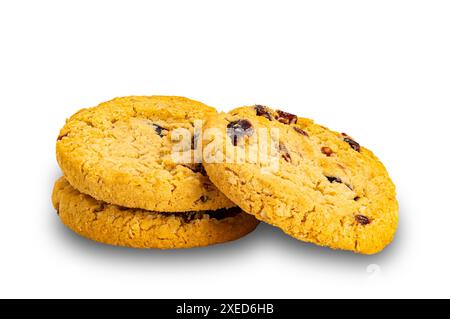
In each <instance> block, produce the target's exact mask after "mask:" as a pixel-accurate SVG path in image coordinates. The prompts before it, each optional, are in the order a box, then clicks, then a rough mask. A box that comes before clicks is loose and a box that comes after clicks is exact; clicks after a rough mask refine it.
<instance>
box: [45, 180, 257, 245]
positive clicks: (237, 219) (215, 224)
mask: <svg viewBox="0 0 450 319" xmlns="http://www.w3.org/2000/svg"><path fill="white" fill-rule="evenodd" d="M52 200H53V206H54V207H55V209H56V210H57V211H58V214H59V217H60V218H61V221H62V222H63V223H64V224H65V225H66V226H68V227H69V228H70V229H72V230H73V231H74V232H76V233H78V234H79V235H81V236H83V237H86V238H89V239H92V240H95V241H98V242H101V243H105V244H110V245H116V246H126V247H134V248H160V249H172V248H190V247H199V246H208V245H213V244H218V243H224V242H227V241H231V240H235V239H238V238H240V237H242V236H245V235H246V234H248V233H250V232H251V231H253V230H254V229H255V228H256V226H257V225H258V221H257V219H256V218H254V217H253V216H251V215H248V214H246V213H244V212H242V211H241V210H240V209H239V208H237V207H234V208H230V209H223V210H220V211H214V212H210V213H209V212H192V213H184V214H174V213H155V212H149V211H144V210H140V209H129V208H123V207H120V206H115V205H110V204H106V203H104V202H101V201H98V200H95V199H94V198H92V197H90V196H88V195H84V194H82V193H80V192H79V191H77V190H75V189H74V188H73V187H72V186H70V184H69V183H68V182H67V180H66V179H65V178H64V177H63V178H61V179H59V180H58V181H57V182H56V183H55V187H54V189H53V196H52Z"/></svg>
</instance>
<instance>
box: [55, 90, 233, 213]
mask: <svg viewBox="0 0 450 319" xmlns="http://www.w3.org/2000/svg"><path fill="white" fill-rule="evenodd" d="M216 113H217V112H216V110H215V109H214V108H212V107H209V106H207V105H205V104H203V103H200V102H197V101H193V100H190V99H187V98H183V97H174V96H129V97H123V98H116V99H114V100H111V101H108V102H105V103H101V104H100V105H98V106H96V107H93V108H89V109H83V110H81V111H79V112H78V113H76V114H75V115H73V116H72V117H71V118H70V119H68V120H67V122H66V125H65V126H64V127H63V128H62V129H61V132H60V134H59V137H58V141H57V143H56V155H57V160H58V163H59V165H60V167H61V169H62V171H63V172H64V175H65V176H66V178H67V180H68V181H69V182H70V184H71V185H72V186H73V187H75V188H76V189H78V190H79V191H81V192H83V193H85V194H88V195H91V196H92V197H94V198H96V199H98V200H102V201H105V202H108V203H112V204H117V205H120V206H125V207H131V208H142V209H146V210H154V211H160V212H183V211H201V210H215V209H220V208H229V207H232V206H235V205H234V204H233V203H232V202H231V201H230V200H228V199H227V197H225V196H224V195H223V194H222V193H221V192H220V191H218V190H217V188H216V187H215V186H214V185H213V184H212V183H211V182H210V180H209V179H208V177H207V176H206V174H205V171H204V169H203V166H202V165H201V164H179V163H177V162H175V161H174V160H173V158H172V156H171V155H172V147H173V146H174V143H178V142H179V141H178V140H177V139H176V138H173V134H176V132H177V129H181V128H184V129H186V130H189V132H191V133H192V134H194V121H196V120H204V119H205V118H206V117H208V116H210V115H214V114H216ZM192 136H194V135H192ZM177 138H179V137H177ZM192 140H193V141H192V145H191V141H189V145H190V146H189V147H191V146H192V147H195V146H196V144H197V143H196V142H195V141H194V139H192ZM189 151H191V150H189ZM193 152H194V151H193V150H192V156H193Z"/></svg>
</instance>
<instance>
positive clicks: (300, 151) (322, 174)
mask: <svg viewBox="0 0 450 319" xmlns="http://www.w3.org/2000/svg"><path fill="white" fill-rule="evenodd" d="M204 129H205V136H204V151H205V152H206V153H208V152H209V153H211V154H212V156H213V157H217V156H216V155H218V154H224V157H225V158H227V159H228V162H226V161H223V162H221V163H207V162H204V166H205V169H206V171H207V173H208V176H209V177H210V179H211V181H212V182H213V183H214V184H215V185H216V186H217V187H218V188H219V190H221V191H222V192H223V193H225V194H226V195H227V196H228V197H229V198H230V199H231V200H232V201H233V202H235V203H236V204H237V205H239V206H240V207H241V208H242V209H243V210H244V211H246V212H248V213H250V214H252V215H254V216H256V217H257V218H258V219H260V220H262V221H265V222H267V223H269V224H272V225H275V226H278V227H280V228H281V229H282V230H283V231H285V232H286V233H287V234H289V235H291V236H293V237H295V238H297V239H300V240H303V241H306V242H312V243H315V244H319V245H323V246H328V247H331V248H335V249H345V250H352V251H354V252H358V253H363V254H373V253H377V252H379V251H381V250H382V249H383V248H384V247H385V246H386V245H387V244H389V243H390V242H391V241H392V239H393V237H394V233H395V231H396V227H397V221H398V204H397V200H396V195H395V186H394V184H393V183H392V181H391V179H390V178H389V175H388V173H387V171H386V169H385V167H384V166H383V164H382V163H381V162H380V161H379V160H378V159H377V157H375V155H374V154H373V153H372V152H371V151H369V150H367V149H366V148H364V147H362V146H360V145H359V144H358V143H357V142H356V141H355V140H354V139H352V138H351V137H350V136H348V135H346V134H339V133H336V132H333V131H331V130H329V129H327V128H325V127H323V126H320V125H317V124H315V123H314V122H313V121H312V120H309V119H305V118H298V117H297V116H295V115H293V114H289V113H286V112H283V111H275V110H272V109H270V108H268V107H264V106H260V105H258V106H248V107H241V108H238V109H235V110H233V111H231V112H229V113H228V114H224V113H222V114H219V115H216V116H214V117H211V118H210V119H209V120H208V121H207V123H206V125H205V127H204ZM211 129H218V130H219V131H218V132H219V133H220V134H212V135H210V136H207V135H208V134H207V131H210V130H211ZM227 129H228V131H227V132H226V130H227ZM269 129H270V130H272V131H270V132H272V133H270V134H269V135H268V136H270V138H269V139H266V140H267V141H269V142H268V144H270V147H269V149H272V150H273V149H274V148H275V155H277V156H276V157H275V159H276V161H275V162H273V161H271V160H267V161H263V160H261V158H260V157H257V158H256V159H255V157H254V156H253V157H251V156H250V154H251V152H250V149H251V148H250V145H253V144H255V143H257V142H255V140H258V138H259V141H260V142H261V141H262V140H263V139H262V138H260V136H261V135H260V134H261V132H266V133H267V132H268V130H269ZM263 136H264V135H263ZM273 145H275V147H273ZM230 150H231V152H230ZM238 151H239V152H240V153H241V154H244V155H241V157H242V158H241V162H236V159H237V158H238V157H237V156H236V154H238V153H239V152H238ZM242 151H244V153H242ZM206 153H205V154H206ZM267 153H268V154H269V153H270V152H267ZM233 156H234V157H233ZM219 158H220V156H219ZM268 158H269V159H273V157H271V156H270V154H269V156H268ZM204 160H205V161H210V160H211V159H207V158H205V159H204ZM274 164H277V165H274Z"/></svg>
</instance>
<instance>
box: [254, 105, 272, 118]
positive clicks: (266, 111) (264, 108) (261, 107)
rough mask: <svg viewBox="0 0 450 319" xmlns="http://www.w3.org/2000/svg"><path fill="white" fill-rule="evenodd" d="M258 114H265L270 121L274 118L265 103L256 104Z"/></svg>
mask: <svg viewBox="0 0 450 319" xmlns="http://www.w3.org/2000/svg"><path fill="white" fill-rule="evenodd" d="M255 110H256V115H257V116H263V117H265V118H266V119H268V120H269V121H272V120H273V117H272V115H271V114H270V112H269V108H268V107H267V106H264V105H255Z"/></svg>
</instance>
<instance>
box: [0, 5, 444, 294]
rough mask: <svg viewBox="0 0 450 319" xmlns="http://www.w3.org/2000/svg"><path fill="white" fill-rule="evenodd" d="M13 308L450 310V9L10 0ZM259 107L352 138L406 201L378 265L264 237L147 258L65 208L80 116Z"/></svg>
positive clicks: (2, 265)
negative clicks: (250, 302) (77, 221)
mask: <svg viewBox="0 0 450 319" xmlns="http://www.w3.org/2000/svg"><path fill="white" fill-rule="evenodd" d="M0 90H1V96H0V107H1V122H0V133H1V139H2V149H1V157H0V164H1V166H0V168H1V183H0V187H1V190H0V194H1V209H0V214H1V215H0V216H1V218H0V227H1V228H0V245H1V246H0V247H1V251H0V297H44V298H46V297H61V298H65V297H85V298H90V297H125V298H128V297H130V298H131V297H133V298H134V297H136V298H140V297H146V298H155V297H157V298H184V297H189V298H195V297H212V298H215V297H236V298H239V297H249V298H258V297H267V298H270V297H285V298H301V297H306V298H315V297H323V298H328V297H344V298H346V297H354V298H360V297H361V298H366V297H377V298H380V297H387V298H389V297H450V293H449V289H448V286H449V285H450V276H449V269H450V252H449V242H450V240H449V233H450V205H449V203H448V198H449V184H450V174H449V166H448V163H449V157H450V146H449V142H448V138H449V136H450V134H449V131H450V128H449V121H450V116H449V112H448V110H449V107H450V2H449V1H412V0H408V1H392V0H390V1H305V2H302V1H261V0H258V1H242V0H239V1H230V0H228V1H221V2H219V1H196V0H191V1H158V2H156V1H152V2H151V1H130V0H127V1H111V0H109V1H72V2H69V1H2V2H1V4H0ZM133 94H139V95H152V94H166V95H184V96H187V97H190V98H193V99H198V100H201V101H203V102H205V103H207V104H210V105H213V106H216V107H217V108H219V109H221V110H229V109H231V108H233V107H236V106H240V105H245V104H253V103H261V104H267V105H271V106H273V107H276V108H282V109H285V110H287V111H290V112H294V113H297V114H299V115H301V116H305V117H311V118H313V119H315V120H316V121H317V122H319V123H321V124H324V125H327V126H329V127H331V128H333V129H335V130H338V131H345V132H347V133H349V134H351V135H352V136H354V137H355V138H356V139H357V140H358V141H359V142H360V143H361V144H363V145H364V146H367V147H368V148H371V149H372V150H373V151H374V152H375V153H376V154H377V155H378V156H379V157H380V158H381V159H382V160H383V162H384V163H385V164H386V166H387V168H388V170H389V172H390V174H391V176H392V178H393V180H394V182H395V183H396V184H397V187H398V199H399V202H400V206H401V209H400V225H399V229H398V233H397V236H396V239H395V241H394V243H393V244H392V245H391V246H389V247H388V248H387V249H386V250H385V251H383V252H382V253H381V254H379V255H375V256H360V255H354V254H352V253H348V252H337V251H331V250H328V249H326V248H319V247H316V246H313V245H309V244H304V243H301V242H299V241H296V240H294V239H291V238H290V237H288V236H286V235H284V234H283V233H282V232H280V231H278V230H276V229H273V228H271V227H269V226H266V225H261V226H260V227H259V228H258V229H257V230H256V231H255V232H254V233H252V234H251V235H249V236H248V237H246V238H244V239H242V240H240V241H236V242H233V243H230V244H225V245H219V246H215V247H209V248H201V249H193V250H185V251H150V250H148V251H138V250H131V249H125V248H116V247H109V246H105V245H101V244H96V243H93V242H90V241H88V240H85V239H82V238H80V237H78V236H76V235H74V234H73V233H71V232H70V231H69V230H67V229H65V227H64V226H62V225H61V224H60V222H59V220H58V217H57V215H56V214H55V212H54V210H53V208H52V207H51V204H50V194H51V189H52V186H53V182H54V181H55V180H56V179H57V177H58V176H59V175H60V171H59V169H58V166H57V163H56V160H55V154H54V153H55V149H54V148H55V140H56V137H57V135H58V131H59V129H60V127H61V126H62V125H63V124H64V120H65V118H67V117H69V116H70V115H71V114H72V113H74V112H75V111H77V110H78V109H80V108H82V107H89V106H94V105H96V104H98V103H99V102H102V101H106V100H109V99H111V98H114V97H116V96H124V95H133Z"/></svg>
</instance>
